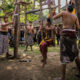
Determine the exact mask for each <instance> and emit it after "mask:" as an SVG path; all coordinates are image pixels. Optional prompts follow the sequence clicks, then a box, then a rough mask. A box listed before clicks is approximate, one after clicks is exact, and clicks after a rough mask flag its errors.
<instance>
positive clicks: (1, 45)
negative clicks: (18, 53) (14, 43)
mask: <svg viewBox="0 0 80 80" xmlns="http://www.w3.org/2000/svg"><path fill="white" fill-rule="evenodd" d="M7 52H8V34H2V33H0V55H2V54H3V53H7Z"/></svg>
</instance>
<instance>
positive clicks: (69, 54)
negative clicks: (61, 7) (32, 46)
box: [40, 4, 80, 80]
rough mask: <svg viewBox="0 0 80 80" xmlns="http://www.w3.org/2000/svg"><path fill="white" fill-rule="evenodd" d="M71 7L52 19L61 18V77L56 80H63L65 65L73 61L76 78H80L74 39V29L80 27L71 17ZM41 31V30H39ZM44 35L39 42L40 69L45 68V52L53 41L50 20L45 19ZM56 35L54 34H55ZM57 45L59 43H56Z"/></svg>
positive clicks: (78, 60) (74, 18)
mask: <svg viewBox="0 0 80 80" xmlns="http://www.w3.org/2000/svg"><path fill="white" fill-rule="evenodd" d="M73 9H74V7H73V5H72V4H69V5H68V7H67V9H66V11H63V12H61V13H59V14H57V15H55V16H54V17H53V20H55V19H57V18H60V17H62V23H63V26H62V29H61V31H60V35H57V36H60V61H61V67H62V76H61V78H59V79H58V80H65V74H66V65H67V64H68V63H71V62H73V61H75V62H76V65H77V69H78V72H79V73H78V74H77V75H76V76H77V77H80V59H79V50H78V47H77V39H76V30H75V28H74V25H76V28H77V29H78V30H80V25H79V21H78V18H77V16H75V15H73V14H72V12H73ZM41 30H42V28H41ZM44 31H45V33H46V35H45V37H44V39H43V40H42V41H41V42H40V51H41V54H42V57H43V59H42V60H41V62H42V63H43V64H42V67H45V64H46V63H47V52H48V47H49V46H51V45H52V44H53V39H52V37H51V32H52V31H53V32H55V28H53V26H52V25H51V21H50V19H47V23H46V27H45V29H43V32H44ZM55 33H56V32H55ZM58 44H59V43H58Z"/></svg>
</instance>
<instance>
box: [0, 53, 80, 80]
mask: <svg viewBox="0 0 80 80" xmlns="http://www.w3.org/2000/svg"><path fill="white" fill-rule="evenodd" d="M24 59H30V60H31V62H20V61H19V59H16V60H5V59H4V60H2V59H0V80H54V78H56V77H60V75H61V66H60V60H59V53H58V52H54V53H53V52H50V53H48V60H47V65H46V66H45V68H44V69H43V68H42V67H41V65H42V63H41V62H40V60H41V55H36V54H34V55H33V54H32V55H28V56H26V57H25V58H24ZM76 72H77V70H76V65H75V63H71V64H69V65H68V66H67V75H66V76H67V79H66V80H80V79H78V78H76V77H75V73H76Z"/></svg>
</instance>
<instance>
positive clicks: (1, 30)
mask: <svg viewBox="0 0 80 80" xmlns="http://www.w3.org/2000/svg"><path fill="white" fill-rule="evenodd" d="M11 24H13V22H8V17H4V22H3V23H1V27H0V55H2V54H3V53H6V58H9V56H10V55H9V53H8V29H9V25H11Z"/></svg>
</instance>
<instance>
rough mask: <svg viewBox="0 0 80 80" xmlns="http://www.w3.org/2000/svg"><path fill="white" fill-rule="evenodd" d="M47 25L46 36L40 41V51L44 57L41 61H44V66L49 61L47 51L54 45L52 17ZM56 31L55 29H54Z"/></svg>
mask: <svg viewBox="0 0 80 80" xmlns="http://www.w3.org/2000/svg"><path fill="white" fill-rule="evenodd" d="M46 24H47V25H46V27H45V29H44V31H45V35H46V36H45V38H44V39H43V40H42V41H41V42H40V51H41V54H42V57H43V59H42V60H41V62H42V63H43V65H42V67H44V66H45V64H46V63H47V61H46V60H47V52H48V47H49V46H53V40H52V30H53V27H52V25H51V20H50V18H48V19H47V23H46ZM53 32H54V31H53Z"/></svg>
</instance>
